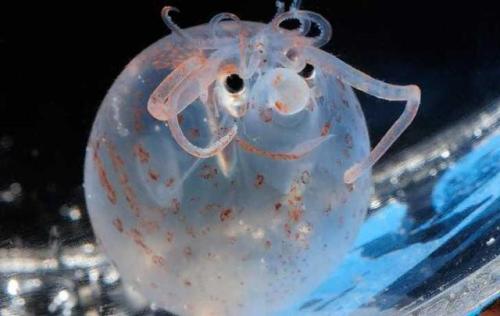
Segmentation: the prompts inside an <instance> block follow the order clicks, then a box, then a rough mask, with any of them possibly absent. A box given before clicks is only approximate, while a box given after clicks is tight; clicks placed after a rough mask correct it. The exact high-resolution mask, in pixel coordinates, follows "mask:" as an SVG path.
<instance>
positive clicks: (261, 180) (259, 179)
mask: <svg viewBox="0 0 500 316" xmlns="http://www.w3.org/2000/svg"><path fill="white" fill-rule="evenodd" d="M263 184H264V176H263V175H262V174H257V176H256V177H255V187H256V188H260V187H262V185H263Z"/></svg>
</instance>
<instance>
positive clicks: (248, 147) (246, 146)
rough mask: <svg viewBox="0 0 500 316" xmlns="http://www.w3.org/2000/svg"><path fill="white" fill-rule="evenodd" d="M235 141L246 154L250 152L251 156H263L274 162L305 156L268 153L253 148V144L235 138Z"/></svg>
mask: <svg viewBox="0 0 500 316" xmlns="http://www.w3.org/2000/svg"><path fill="white" fill-rule="evenodd" d="M235 141H236V142H237V143H238V145H240V147H241V149H243V150H244V151H246V152H249V153H251V154H255V155H259V156H263V157H266V158H269V159H273V160H297V159H300V158H302V157H303V156H304V155H297V154H287V153H280V152H271V151H266V150H263V149H260V148H257V147H255V146H253V145H252V144H250V143H248V142H247V141H245V140H243V139H241V138H239V137H235Z"/></svg>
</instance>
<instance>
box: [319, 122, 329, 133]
mask: <svg viewBox="0 0 500 316" xmlns="http://www.w3.org/2000/svg"><path fill="white" fill-rule="evenodd" d="M330 127H331V124H330V123H329V122H327V123H325V125H323V127H322V128H321V136H326V135H328V133H330Z"/></svg>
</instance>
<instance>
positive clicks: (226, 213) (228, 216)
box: [219, 208, 233, 222]
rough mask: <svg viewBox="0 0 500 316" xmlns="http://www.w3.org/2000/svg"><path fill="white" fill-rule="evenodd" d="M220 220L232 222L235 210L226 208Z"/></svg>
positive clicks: (221, 213)
mask: <svg viewBox="0 0 500 316" xmlns="http://www.w3.org/2000/svg"><path fill="white" fill-rule="evenodd" d="M219 218H220V220H221V222H224V221H226V220H230V219H232V218H233V210H232V209H230V208H226V209H224V210H222V211H221V212H220V215H219Z"/></svg>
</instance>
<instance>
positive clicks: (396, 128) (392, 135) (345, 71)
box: [304, 47, 420, 184]
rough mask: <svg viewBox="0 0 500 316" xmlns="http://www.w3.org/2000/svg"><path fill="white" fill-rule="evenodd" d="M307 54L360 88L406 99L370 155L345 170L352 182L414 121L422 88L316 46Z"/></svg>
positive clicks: (391, 98)
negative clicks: (384, 77)
mask: <svg viewBox="0 0 500 316" xmlns="http://www.w3.org/2000/svg"><path fill="white" fill-rule="evenodd" d="M304 55H305V57H306V58H307V59H308V62H310V63H311V64H313V65H315V66H316V67H317V68H320V69H321V71H323V72H328V73H331V74H334V75H335V76H336V77H337V78H338V79H339V80H341V81H342V82H343V83H345V84H348V85H350V86H352V87H354V88H356V89H358V90H361V91H363V92H365V93H368V94H371V95H373V96H375V97H377V98H379V99H384V100H388V101H406V104H405V107H404V110H403V113H402V114H401V116H400V117H399V118H398V119H397V120H396V121H395V122H394V123H393V124H392V126H391V127H390V128H389V130H388V131H387V132H386V133H385V135H384V136H383V137H382V139H381V140H380V141H379V143H378V144H377V145H376V146H375V147H374V148H373V149H372V151H371V152H370V154H369V155H368V156H367V157H366V158H364V159H363V160H361V161H360V162H358V163H356V164H354V165H353V166H352V167H350V168H349V169H348V170H347V171H346V172H345V173H344V182H345V183H346V184H352V183H354V182H355V181H356V179H358V178H359V177H360V176H361V175H362V174H363V172H364V171H366V170H368V169H369V168H371V167H372V166H373V165H374V164H375V163H376V162H377V161H378V160H379V159H380V158H381V157H382V155H384V154H385V152H386V151H387V150H388V149H389V147H391V146H392V144H393V143H394V142H395V141H396V140H397V139H398V138H399V136H400V135H401V134H402V133H403V132H404V131H405V130H406V128H407V127H408V126H409V125H410V124H411V122H412V121H413V119H414V118H415V115H416V114H417V111H418V108H419V105H420V89H419V88H418V87H417V86H416V85H406V86H399V85H393V84H388V83H385V82H382V81H380V80H377V79H374V78H372V77H370V76H368V75H366V74H365V73H363V72H361V71H359V70H357V69H355V68H353V67H351V66H349V65H348V64H346V63H344V62H343V61H342V60H340V59H338V58H337V57H335V56H332V55H330V54H327V53H326V52H324V51H322V50H320V49H317V48H314V47H308V48H305V49H304Z"/></svg>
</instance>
